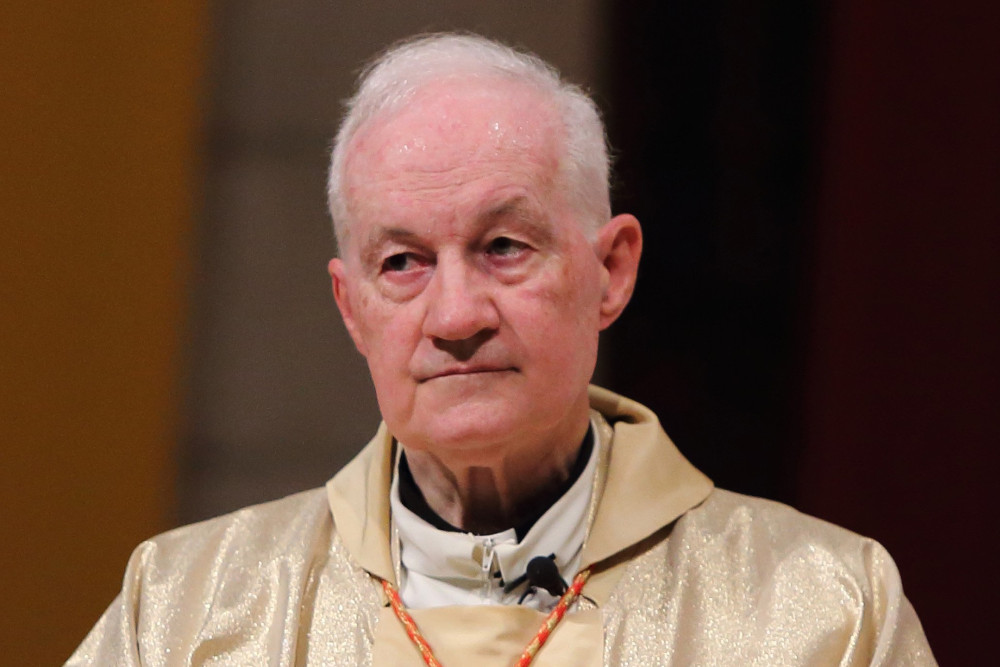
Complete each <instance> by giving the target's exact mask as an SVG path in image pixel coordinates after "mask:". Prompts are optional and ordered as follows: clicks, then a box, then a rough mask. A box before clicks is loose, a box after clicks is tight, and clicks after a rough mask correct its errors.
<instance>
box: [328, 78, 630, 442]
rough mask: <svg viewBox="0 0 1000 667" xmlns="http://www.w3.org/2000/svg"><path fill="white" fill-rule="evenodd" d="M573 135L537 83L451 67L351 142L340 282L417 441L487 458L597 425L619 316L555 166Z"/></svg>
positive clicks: (336, 275) (403, 430)
mask: <svg viewBox="0 0 1000 667" xmlns="http://www.w3.org/2000/svg"><path fill="white" fill-rule="evenodd" d="M561 133H562V129H561V126H560V124H559V122H558V120H557V116H556V115H555V113H554V111H553V110H552V109H551V107H550V104H549V103H547V102H546V100H544V98H541V97H540V96H539V95H538V94H537V93H536V92H534V91H532V90H531V89H529V88H527V87H525V86H523V85H519V84H515V83H512V82H507V81H491V82H488V83H483V82H478V83H470V82H468V81H464V82H456V81H450V82H439V83H434V84H430V85H428V86H426V87H425V88H423V89H422V90H421V91H419V92H418V93H417V95H416V96H415V98H414V99H413V100H412V101H411V102H410V103H408V104H407V105H406V106H405V108H404V109H403V110H401V111H399V112H396V113H394V114H392V115H390V116H389V117H388V118H382V119H375V120H374V121H373V122H371V123H369V125H367V126H365V127H363V128H362V129H361V131H360V132H359V133H358V134H357V135H356V136H355V138H354V140H353V143H352V145H351V146H350V148H349V150H350V152H349V157H348V160H347V163H346V168H345V178H344V183H345V197H346V201H347V205H348V210H349V211H350V215H351V226H350V229H349V230H348V234H347V240H346V243H345V247H343V248H341V253H342V259H340V260H337V259H335V260H333V261H332V262H331V263H330V272H331V276H332V278H333V283H334V294H335V296H336V297H337V302H338V305H339V307H340V309H341V312H342V314H343V316H344V320H345V323H346V324H347V327H348V330H349V332H350V333H351V336H352V338H353V339H354V342H355V344H356V345H357V347H358V349H359V350H360V352H361V353H362V354H363V355H364V356H365V358H366V359H367V361H368V367H369V369H370V370H371V375H372V380H373V381H374V384H375V390H376V393H377V395H378V401H379V406H380V409H381V412H382V415H383V417H384V419H385V420H386V423H387V424H388V426H389V429H390V431H391V432H392V433H393V435H394V436H396V437H397V438H398V439H399V440H400V441H401V442H403V443H404V444H406V445H407V446H408V447H410V448H415V449H427V450H430V451H432V452H435V453H439V454H441V455H445V454H447V455H450V456H465V457H467V458H469V457H471V458H472V460H473V461H474V460H475V459H476V457H480V458H489V457H491V456H494V455H503V453H504V452H505V451H506V449H505V448H508V447H511V446H513V447H517V446H519V445H520V446H532V447H537V446H539V445H540V444H543V443H546V442H551V443H553V444H554V443H555V442H556V441H558V440H559V439H565V438H578V437H581V436H582V430H583V429H585V428H586V422H587V397H586V388H587V383H588V382H589V380H590V377H591V374H592V373H593V369H594V363H595V361H596V356H597V340H598V332H599V330H600V329H602V328H603V327H605V326H607V325H608V324H610V320H611V319H614V318H613V317H611V318H610V319H608V318H607V317H606V316H604V315H602V312H601V300H602V293H603V291H604V286H605V285H606V283H607V272H606V271H605V270H604V267H603V266H602V264H601V261H600V260H599V258H598V254H597V252H595V246H594V245H593V244H592V243H591V242H590V241H588V239H587V237H586V234H585V230H584V226H583V225H582V224H581V221H580V220H579V217H578V213H576V212H575V209H574V207H572V206H571V205H570V204H569V202H568V201H567V200H566V195H567V193H568V192H569V189H568V188H567V187H566V186H565V184H564V183H562V182H561V179H560V177H559V176H558V171H559V170H558V167H559V160H560V159H561ZM574 444H575V443H574Z"/></svg>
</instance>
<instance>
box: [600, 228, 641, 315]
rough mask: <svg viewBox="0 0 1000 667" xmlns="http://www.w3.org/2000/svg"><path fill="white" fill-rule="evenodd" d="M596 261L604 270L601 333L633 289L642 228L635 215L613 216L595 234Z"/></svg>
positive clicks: (620, 310) (617, 313) (621, 307)
mask: <svg viewBox="0 0 1000 667" xmlns="http://www.w3.org/2000/svg"><path fill="white" fill-rule="evenodd" d="M595 247H596V249H597V257H598V259H599V260H600V262H601V265H602V268H603V271H604V273H603V275H602V286H601V287H602V292H601V319H600V326H601V330H604V329H607V328H608V327H609V326H611V323H612V322H614V321H615V320H617V319H618V316H619V315H621V313H622V311H623V310H625V306H626V305H627V304H628V302H629V299H631V298H632V292H633V290H634V289H635V279H636V275H637V273H638V271H639V256H640V255H641V254H642V228H641V227H640V226H639V221H638V220H636V218H635V216H634V215H629V214H627V213H624V214H622V215H616V216H615V217H614V218H612V219H611V220H610V221H608V223H607V224H605V225H604V226H603V227H601V228H600V229H599V230H598V231H597V243H596V244H595Z"/></svg>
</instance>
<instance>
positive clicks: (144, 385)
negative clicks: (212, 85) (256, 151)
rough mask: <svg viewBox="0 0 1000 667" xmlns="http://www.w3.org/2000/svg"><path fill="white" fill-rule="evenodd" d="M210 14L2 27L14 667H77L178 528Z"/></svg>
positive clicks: (125, 8) (5, 484) (26, 19)
mask: <svg viewBox="0 0 1000 667" xmlns="http://www.w3.org/2000/svg"><path fill="white" fill-rule="evenodd" d="M205 20H206V11H205V8H204V7H202V6H201V3H198V2H195V1H194V0H173V1H172V2H162V3H127V2H110V1H109V0H89V1H88V2H51V1H46V2H19V3H4V4H3V6H2V8H0V232H2V238H3V245H2V247H3V251H2V253H3V254H2V256H0V378H2V379H0V424H2V427H0V437H2V441H0V447H2V449H0V457H2V458H0V521H2V524H0V530H2V533H0V542H2V546H0V580H2V586H0V591H2V594H0V618H2V619H3V621H2V622H0V646H2V647H3V649H2V651H3V653H2V657H0V662H3V663H4V664H23V665H28V664H31V665H36V664H37V665H42V664H61V662H62V661H63V660H65V658H66V657H67V656H68V655H69V653H70V652H71V651H72V650H73V648H74V647H75V646H76V645H77V644H78V643H79V642H80V640H81V639H82V638H83V636H84V635H85V634H86V631H87V629H88V628H89V627H90V626H91V625H92V624H93V622H94V621H95V620H96V619H97V617H98V615H99V614H100V612H101V611H102V610H103V608H104V607H105V606H106V605H107V604H108V603H109V602H110V601H111V599H112V597H113V596H114V595H115V593H116V591H117V590H118V588H119V585H120V578H121V573H122V570H123V568H124V565H125V561H126V559H127V557H128V554H129V551H130V549H131V548H132V547H133V546H134V545H135V544H136V543H137V542H138V541H140V540H141V539H142V538H143V537H146V536H149V535H151V534H153V533H155V532H157V531H159V530H162V529H163V528H164V527H165V526H167V525H168V524H169V522H170V521H171V513H172V509H173V505H174V500H173V465H174V464H173V452H174V448H175V439H176V436H177V411H178V403H179V400H178V385H179V370H178V369H179V367H180V364H179V362H180V360H181V359H180V356H181V344H180V343H181V339H182V335H183V330H184V327H183V302H182V300H183V298H184V295H185V292H186V289H187V287H186V285H185V279H186V274H187V266H188V263H189V258H188V255H189V243H190V237H191V230H192V223H191V213H192V209H193V207H194V203H195V201H196V197H195V194H196V188H195V184H196V182H197V181H196V177H197V174H196V173H195V172H196V165H197V154H196V140H197V136H198V126H199V122H200V121H199V111H200V110H199V83H200V82H199V74H200V70H201V68H202V59H203V58H202V53H203V31H204V23H205Z"/></svg>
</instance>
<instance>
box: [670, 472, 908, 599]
mask: <svg viewBox="0 0 1000 667" xmlns="http://www.w3.org/2000/svg"><path fill="white" fill-rule="evenodd" d="M671 540H675V541H676V542H679V543H691V542H692V541H693V542H697V543H699V544H701V545H702V548H701V553H702V557H703V558H704V557H708V556H711V557H713V558H715V559H717V560H718V561H722V562H728V563H730V564H731V565H732V566H734V567H737V569H738V570H739V572H740V573H742V574H743V575H747V576H754V577H765V578H766V577H774V576H779V575H780V576H790V575H791V573H793V572H794V573H795V574H794V581H799V582H802V586H816V585H818V584H821V583H826V584H827V585H829V586H833V587H836V588H838V589H842V587H843V586H844V585H845V584H847V583H848V582H850V585H848V588H850V589H853V590H852V597H855V598H857V599H858V601H859V602H860V601H861V599H863V598H869V597H871V596H872V595H873V594H874V593H875V591H874V590H872V589H873V587H877V586H879V585H880V582H893V583H892V585H896V584H895V582H898V577H899V575H898V572H897V571H896V566H895V563H893V561H892V558H891V557H890V556H889V553H888V552H887V551H886V550H885V548H884V547H883V546H882V545H881V544H879V543H878V542H877V541H875V540H873V539H870V538H867V537H863V536H861V535H858V534H857V533H854V532H852V531H850V530H847V529H845V528H841V527H840V526H836V525H834V524H832V523H829V522H827V521H823V520H822V519H818V518H816V517H813V516H809V515H807V514H803V513H802V512H799V511H798V510H796V509H794V508H792V507H789V506H788V505H784V504H782V503H778V502H774V501H771V500H766V499H763V498H754V497H751V496H745V495H741V494H738V493H733V492H731V491H725V490H722V489H716V490H714V491H713V492H712V493H711V495H709V497H708V498H707V499H706V500H705V502H703V503H702V504H701V505H699V506H698V507H696V508H694V509H692V510H691V511H689V512H688V513H687V514H685V515H684V517H682V518H681V519H680V520H679V521H678V522H677V525H676V526H675V527H674V532H673V534H672V535H671ZM675 546H680V545H679V544H677V545H675Z"/></svg>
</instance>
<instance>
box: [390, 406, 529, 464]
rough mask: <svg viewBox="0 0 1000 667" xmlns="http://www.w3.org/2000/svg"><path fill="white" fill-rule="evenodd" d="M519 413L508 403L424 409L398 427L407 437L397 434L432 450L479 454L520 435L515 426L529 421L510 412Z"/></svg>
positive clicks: (454, 453) (503, 444)
mask: <svg viewBox="0 0 1000 667" xmlns="http://www.w3.org/2000/svg"><path fill="white" fill-rule="evenodd" d="M520 414H521V411H518V410H516V409H514V408H512V407H511V406H504V405H496V406H490V405H483V404H481V403H475V404H472V405H467V406H453V407H451V408H449V409H446V410H442V411H427V412H425V414H423V415H420V416H419V417H418V418H417V419H414V420H411V421H410V423H409V424H407V425H406V427H404V428H403V429H401V432H405V433H408V434H409V436H410V437H409V438H406V437H402V436H400V440H402V441H403V442H404V443H405V444H406V445H407V446H411V443H412V446H416V447H419V448H420V449H425V450H427V451H430V452H432V453H435V454H445V455H447V454H450V455H458V456H464V455H466V454H467V455H472V456H475V455H483V454H486V453H487V452H488V451H490V450H492V449H494V448H497V447H501V448H502V447H504V446H505V445H506V444H507V443H509V442H511V441H516V440H519V439H522V438H523V437H524V434H521V433H519V426H520V425H523V424H525V423H531V421H530V417H527V416H521V417H515V416H514V415H520ZM415 416H416V415H415Z"/></svg>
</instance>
